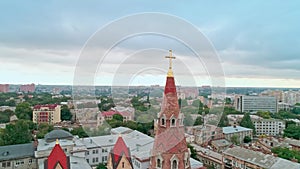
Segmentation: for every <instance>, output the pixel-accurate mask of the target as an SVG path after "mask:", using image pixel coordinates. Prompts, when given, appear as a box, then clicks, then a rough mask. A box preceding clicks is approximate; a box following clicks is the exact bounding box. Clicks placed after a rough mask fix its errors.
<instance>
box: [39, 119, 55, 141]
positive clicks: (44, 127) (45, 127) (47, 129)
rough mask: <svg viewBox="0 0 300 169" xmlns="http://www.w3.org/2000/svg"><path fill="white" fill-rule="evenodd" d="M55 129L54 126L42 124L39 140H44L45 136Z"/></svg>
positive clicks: (40, 125)
mask: <svg viewBox="0 0 300 169" xmlns="http://www.w3.org/2000/svg"><path fill="white" fill-rule="evenodd" d="M53 129H54V127H53V125H50V124H47V123H41V124H39V125H38V133H37V138H39V139H40V138H44V136H45V135H46V134H47V133H49V132H50V131H52V130H53Z"/></svg>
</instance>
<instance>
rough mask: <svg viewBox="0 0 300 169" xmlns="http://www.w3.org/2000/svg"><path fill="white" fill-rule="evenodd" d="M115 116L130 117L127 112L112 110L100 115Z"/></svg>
mask: <svg viewBox="0 0 300 169" xmlns="http://www.w3.org/2000/svg"><path fill="white" fill-rule="evenodd" d="M115 114H119V115H121V116H130V113H129V112H119V111H114V110H110V111H105V112H102V113H101V115H102V116H113V115H115Z"/></svg>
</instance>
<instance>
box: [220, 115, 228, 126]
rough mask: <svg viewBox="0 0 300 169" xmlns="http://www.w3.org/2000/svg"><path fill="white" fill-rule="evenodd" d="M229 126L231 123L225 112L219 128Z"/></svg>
mask: <svg viewBox="0 0 300 169" xmlns="http://www.w3.org/2000/svg"><path fill="white" fill-rule="evenodd" d="M227 126H229V121H228V118H227V114H226V113H225V112H224V113H222V116H221V119H220V122H219V124H218V127H227Z"/></svg>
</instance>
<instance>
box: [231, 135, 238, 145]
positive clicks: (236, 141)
mask: <svg viewBox="0 0 300 169" xmlns="http://www.w3.org/2000/svg"><path fill="white" fill-rule="evenodd" d="M230 141H231V142H232V143H233V144H236V145H238V144H240V141H239V136H237V135H233V136H232V137H231V138H230Z"/></svg>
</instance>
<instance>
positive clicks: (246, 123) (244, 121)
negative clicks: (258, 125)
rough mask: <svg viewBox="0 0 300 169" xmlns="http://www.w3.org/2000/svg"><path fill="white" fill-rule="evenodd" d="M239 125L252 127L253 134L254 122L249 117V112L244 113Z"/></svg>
mask: <svg viewBox="0 0 300 169" xmlns="http://www.w3.org/2000/svg"><path fill="white" fill-rule="evenodd" d="M240 126H242V127H246V128H249V129H252V130H253V134H255V127H254V124H253V123H252V121H251V117H250V114H249V113H245V114H244V117H243V119H242V121H241V123H240Z"/></svg>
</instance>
